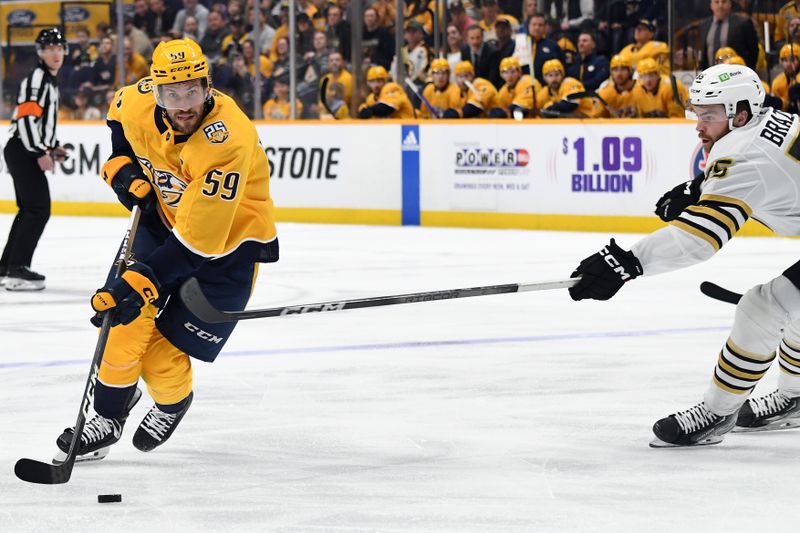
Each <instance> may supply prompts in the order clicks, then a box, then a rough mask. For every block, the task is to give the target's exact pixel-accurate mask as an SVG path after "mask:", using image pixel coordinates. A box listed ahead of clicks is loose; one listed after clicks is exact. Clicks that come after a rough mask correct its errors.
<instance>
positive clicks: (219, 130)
mask: <svg viewBox="0 0 800 533" xmlns="http://www.w3.org/2000/svg"><path fill="white" fill-rule="evenodd" d="M203 133H205V134H206V138H207V139H208V141H209V142H210V143H212V144H222V143H224V142H225V141H227V140H228V137H229V136H230V132H229V131H228V128H226V127H225V123H224V122H222V121H221V120H218V121H216V122H212V123H211V124H209V125H208V126H206V127H204V128H203Z"/></svg>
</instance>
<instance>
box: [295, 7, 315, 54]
mask: <svg viewBox="0 0 800 533" xmlns="http://www.w3.org/2000/svg"><path fill="white" fill-rule="evenodd" d="M295 22H296V24H297V34H296V39H297V40H296V43H295V46H296V48H295V50H296V52H297V55H298V56H300V57H302V56H304V55H305V54H306V52H313V51H314V28H312V27H311V18H310V17H309V16H308V15H306V14H305V13H298V14H297V18H296V21H295Z"/></svg>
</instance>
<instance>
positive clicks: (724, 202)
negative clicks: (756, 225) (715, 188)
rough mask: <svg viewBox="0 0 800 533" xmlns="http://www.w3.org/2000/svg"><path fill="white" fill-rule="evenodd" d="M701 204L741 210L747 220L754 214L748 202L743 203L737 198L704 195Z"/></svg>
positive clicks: (701, 197)
mask: <svg viewBox="0 0 800 533" xmlns="http://www.w3.org/2000/svg"><path fill="white" fill-rule="evenodd" d="M699 203H700V204H705V205H719V206H721V207H733V208H736V209H737V210H739V212H740V213H742V215H743V216H744V218H745V219H747V218H750V215H752V214H753V210H752V209H751V208H750V206H749V205H747V203H746V202H743V201H741V200H739V199H737V198H731V197H730V196H719V195H717V194H704V195H702V196H700V202H699Z"/></svg>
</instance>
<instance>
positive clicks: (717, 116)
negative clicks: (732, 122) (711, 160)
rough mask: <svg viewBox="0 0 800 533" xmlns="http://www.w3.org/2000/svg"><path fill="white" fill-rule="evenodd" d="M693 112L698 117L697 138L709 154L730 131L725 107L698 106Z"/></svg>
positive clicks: (719, 105) (694, 107)
mask: <svg viewBox="0 0 800 533" xmlns="http://www.w3.org/2000/svg"><path fill="white" fill-rule="evenodd" d="M692 112H693V113H694V115H695V116H696V117H697V127H695V130H697V137H698V138H699V139H700V142H702V143H703V149H704V150H705V151H706V152H708V151H709V150H711V147H712V146H714V143H715V142H717V141H718V140H720V139H721V138H722V137H724V136H725V134H727V133H728V132H729V131H730V128H728V116H727V114H726V113H725V106H723V105H722V104H714V105H696V106H693V107H692ZM687 116H688V115H687Z"/></svg>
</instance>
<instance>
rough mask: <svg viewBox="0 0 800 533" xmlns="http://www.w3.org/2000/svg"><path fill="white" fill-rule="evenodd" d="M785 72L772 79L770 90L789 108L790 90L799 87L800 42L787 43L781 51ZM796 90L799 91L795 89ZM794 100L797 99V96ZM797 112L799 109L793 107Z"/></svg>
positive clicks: (785, 108)
mask: <svg viewBox="0 0 800 533" xmlns="http://www.w3.org/2000/svg"><path fill="white" fill-rule="evenodd" d="M779 57H780V60H781V66H782V67H783V72H781V73H780V74H778V75H777V76H775V79H774V80H772V87H771V90H770V92H771V93H772V94H774V95H775V96H777V97H778V98H780V99H781V103H782V109H783V110H784V111H788V110H789V101H790V98H789V90H790V89H791V88H792V87H797V86H798V82H800V44H797V43H792V44H785V45H783V46H782V47H781V51H780V53H779ZM794 92H797V89H795V91H794ZM794 100H797V98H795V99H794ZM793 111H794V112H797V109H793Z"/></svg>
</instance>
